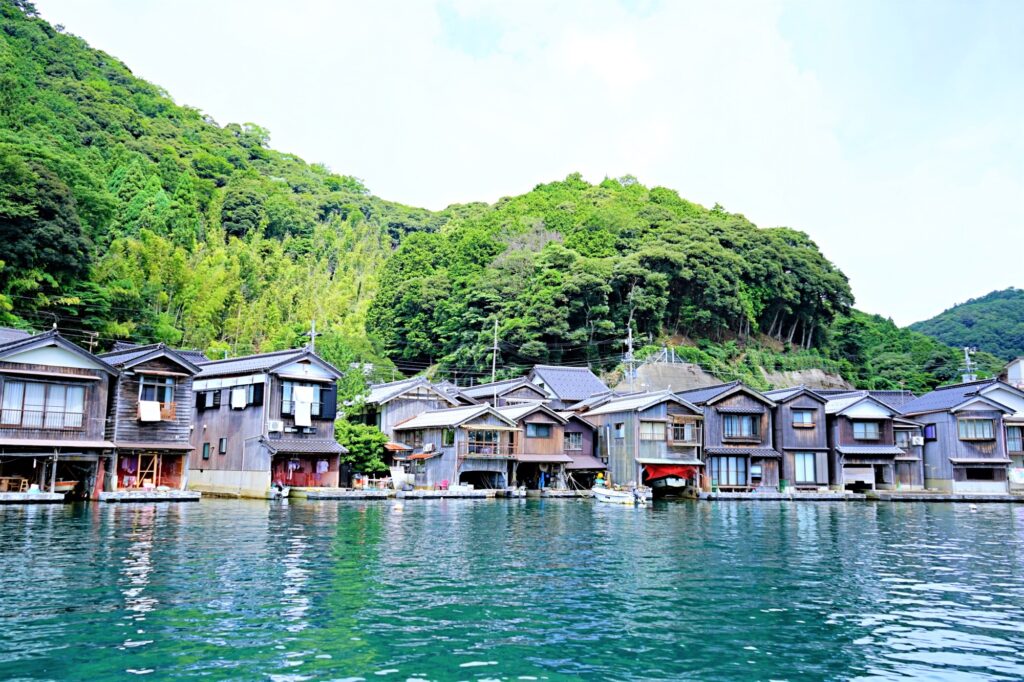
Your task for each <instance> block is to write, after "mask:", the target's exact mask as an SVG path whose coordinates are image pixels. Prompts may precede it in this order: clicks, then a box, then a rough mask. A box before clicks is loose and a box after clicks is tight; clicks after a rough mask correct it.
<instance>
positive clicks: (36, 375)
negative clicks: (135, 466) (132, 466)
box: [0, 330, 119, 499]
mask: <svg viewBox="0 0 1024 682" xmlns="http://www.w3.org/2000/svg"><path fill="white" fill-rule="evenodd" d="M0 338H2V339H6V341H3V340H0V400H2V403H0V493H4V494H5V497H6V496H7V495H6V494H8V493H13V494H15V495H17V494H21V493H26V492H28V491H29V490H30V489H33V486H35V488H34V489H37V490H40V491H43V492H50V493H67V497H68V498H71V499H92V498H96V497H98V495H99V493H100V491H102V490H104V488H105V485H106V484H105V480H106V479H108V477H109V476H110V475H111V470H112V460H113V458H114V444H113V443H112V442H111V441H110V440H108V438H107V434H106V429H105V425H106V418H107V400H108V396H109V391H110V383H111V380H115V379H116V378H117V377H118V374H119V372H118V370H117V369H115V368H114V367H112V366H111V365H109V364H108V363H106V362H104V361H103V360H102V359H101V358H99V357H97V356H95V355H93V354H92V353H89V352H88V351H86V350H84V349H82V348H79V347H78V346H76V345H75V344H73V343H71V342H70V341H68V340H67V339H65V338H64V337H62V336H61V335H60V334H59V333H58V332H56V331H50V332H46V333H44V334H39V335H35V336H28V335H25V334H19V333H17V332H16V331H11V330H5V333H4V334H3V336H2V337H0Z"/></svg>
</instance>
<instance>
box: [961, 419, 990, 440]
mask: <svg viewBox="0 0 1024 682" xmlns="http://www.w3.org/2000/svg"><path fill="white" fill-rule="evenodd" d="M956 428H957V433H958V434H959V435H960V440H994V439H995V429H994V428H993V424H992V420H991V419H958V420H957V423H956Z"/></svg>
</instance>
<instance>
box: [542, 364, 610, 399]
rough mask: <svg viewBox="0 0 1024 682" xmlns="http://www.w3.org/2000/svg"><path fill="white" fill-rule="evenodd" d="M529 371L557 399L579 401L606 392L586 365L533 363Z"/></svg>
mask: <svg viewBox="0 0 1024 682" xmlns="http://www.w3.org/2000/svg"><path fill="white" fill-rule="evenodd" d="M530 373H531V375H532V376H535V377H538V378H540V380H541V381H543V382H544V385H545V386H547V387H548V390H550V391H551V392H552V393H554V394H555V396H556V397H557V398H558V399H559V400H564V401H570V400H571V401H579V400H583V399H584V398H589V397H590V396H592V395H595V394H597V393H607V392H608V387H607V386H605V385H604V383H603V382H602V381H601V380H600V379H598V378H597V375H595V374H594V373H593V372H591V371H590V369H589V368H587V367H557V366H554V365H534V367H533V370H531V372H530Z"/></svg>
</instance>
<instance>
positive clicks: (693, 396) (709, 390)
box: [676, 381, 740, 405]
mask: <svg viewBox="0 0 1024 682" xmlns="http://www.w3.org/2000/svg"><path fill="white" fill-rule="evenodd" d="M739 385H740V382H738V381H730V382H729V383H727V384H718V385H717V386H705V387H704V388H694V389H691V390H689V391H677V392H676V395H678V396H679V397H681V398H685V399H686V400H689V401H690V402H691V403H693V404H694V405H700V404H701V403H706V402H707V401H709V400H714V399H715V398H717V397H718V396H720V395H722V394H723V393H725V392H726V391H729V390H731V389H733V388H735V387H736V386H739Z"/></svg>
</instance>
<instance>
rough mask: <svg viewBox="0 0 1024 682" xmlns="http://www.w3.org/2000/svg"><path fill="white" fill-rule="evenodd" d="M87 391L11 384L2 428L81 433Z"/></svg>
mask: <svg viewBox="0 0 1024 682" xmlns="http://www.w3.org/2000/svg"><path fill="white" fill-rule="evenodd" d="M84 414H85V387H84V386H72V385H69V384H44V383H36V382H31V381H8V382H6V383H5V384H4V394H3V408H2V411H0V424H2V425H4V426H17V427H21V428H26V429H44V428H45V429H80V428H82V426H83V422H84Z"/></svg>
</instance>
